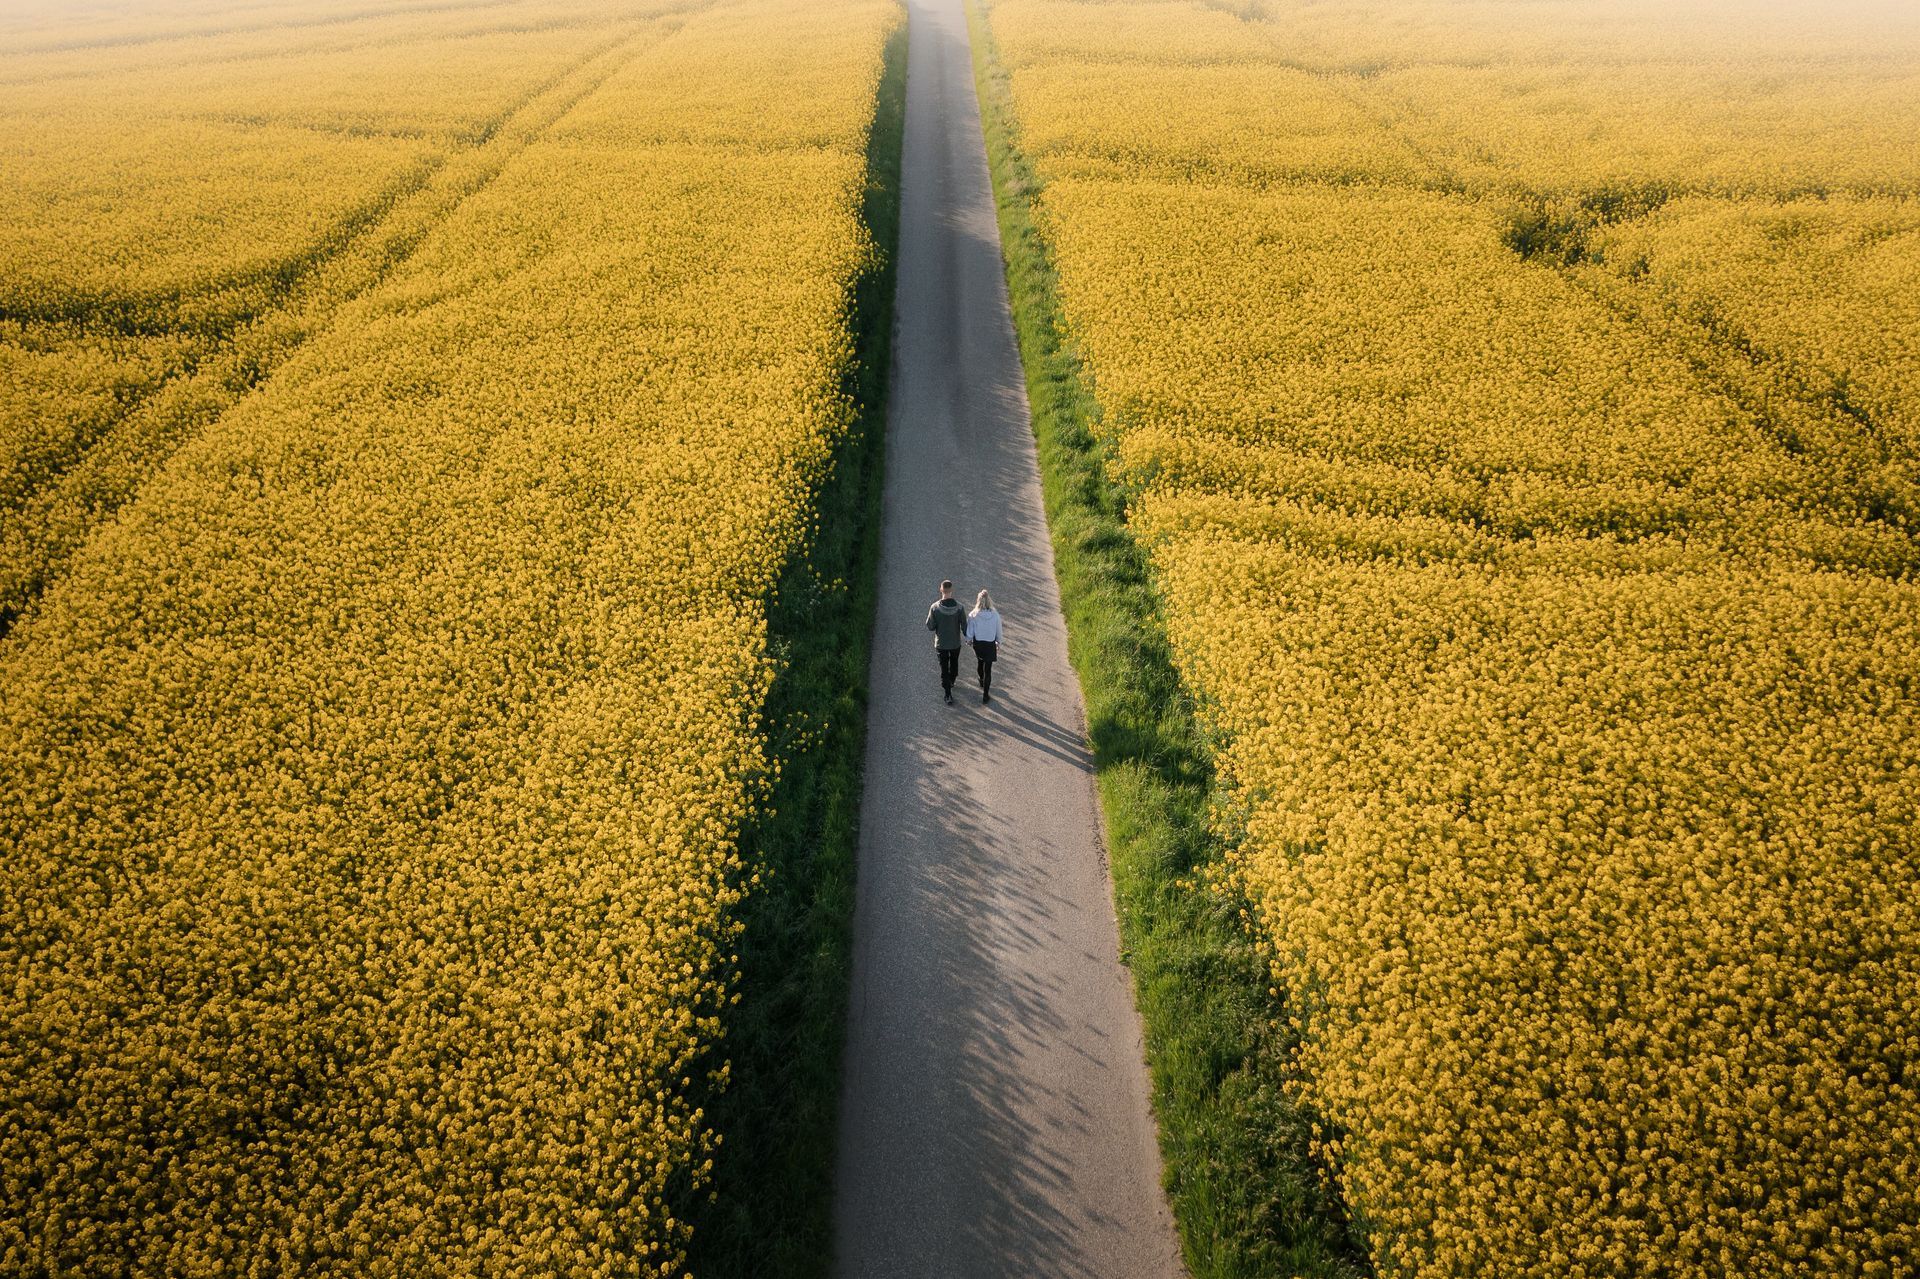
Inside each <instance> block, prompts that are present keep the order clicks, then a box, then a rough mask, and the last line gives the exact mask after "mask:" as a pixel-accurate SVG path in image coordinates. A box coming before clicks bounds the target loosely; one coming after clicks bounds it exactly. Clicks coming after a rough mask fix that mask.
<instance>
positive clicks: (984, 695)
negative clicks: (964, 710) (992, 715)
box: [980, 688, 993, 706]
mask: <svg viewBox="0 0 1920 1279" xmlns="http://www.w3.org/2000/svg"><path fill="white" fill-rule="evenodd" d="M992 700H993V694H992V693H989V692H988V691H987V690H986V689H984V688H983V689H981V690H980V704H981V705H982V706H985V705H986V704H987V703H988V702H990V701H992Z"/></svg>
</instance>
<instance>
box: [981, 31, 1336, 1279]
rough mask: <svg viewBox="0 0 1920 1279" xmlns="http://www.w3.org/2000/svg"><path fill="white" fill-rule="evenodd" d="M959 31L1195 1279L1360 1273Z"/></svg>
mask: <svg viewBox="0 0 1920 1279" xmlns="http://www.w3.org/2000/svg"><path fill="white" fill-rule="evenodd" d="M967 15H968V22H969V25H970V27H971V29H972V34H973V48H974V70H975V79H976V84H977V87H978V90H979V94H980V105H981V116H982V123H983V124H984V126H985V129H986V137H987V155H988V160H989V164H990V167H991V169H992V173H993V184H994V192H995V196H996V202H997V204H998V211H999V220H1000V235H1001V244H1002V249H1003V253H1004V256H1005V259H1006V268H1007V286H1008V290H1009V293H1010V295H1011V300H1012V304H1013V315H1014V326H1015V328H1016V330H1017V332H1018V336H1019V341H1020V354H1021V359H1022V361H1023V362H1024V364H1025V365H1026V372H1027V391H1028V398H1029V401H1030V404H1031V408H1032V414H1033V426H1034V435H1035V437H1036V439H1037V442H1038V446H1039V453H1040V471H1041V479H1042V487H1043V489H1044V491H1045V498H1046V509H1047V522H1048V526H1049V528H1050V530H1051V534H1052V538H1053V548H1054V568H1055V572H1056V574H1057V576H1058V577H1059V581H1060V594H1061V602H1062V606H1063V608H1064V610H1065V613H1066V618H1067V636H1068V653H1069V656H1070V657H1071V659H1072V662H1073V665H1074V669H1075V671H1076V672H1077V673H1078V674H1079V677H1080V684H1081V688H1082V690H1083V691H1084V693H1085V697H1086V704H1087V725H1088V733H1089V735H1090V737H1091V739H1092V744H1093V752H1094V766H1095V773H1096V776H1097V779H1098V785H1099V791H1100V803H1101V808H1102V810H1103V813H1104V817H1105V822H1106V836H1107V847H1108V852H1109V856H1110V858H1111V860H1112V866H1113V878H1114V890H1115V894H1116V896H1117V897H1118V899H1119V907H1120V923H1121V943H1122V947H1123V957H1124V958H1125V960H1126V962H1127V965H1128V967H1129V968H1130V969H1131V970H1132V973H1133V979H1134V986H1135V991H1136V996H1137V998H1138V1000H1139V1004H1140V1013H1141V1020H1142V1022H1143V1024H1144V1028H1145V1032H1146V1046H1147V1062H1148V1067H1149V1069H1150V1071H1151V1073H1152V1077H1153V1100H1154V1112H1155V1116H1156V1118H1157V1119H1158V1121H1159V1129H1160V1149H1161V1154H1162V1157H1163V1158H1164V1160H1165V1163H1166V1178H1167V1188H1168V1192H1169V1196H1170V1198H1171V1200H1172V1205H1173V1211H1174V1218H1175V1220H1176V1222H1177V1224H1178V1226H1179V1230H1180V1236H1181V1244H1182V1248H1183V1250H1184V1252H1185V1256H1186V1262H1187V1266H1188V1268H1189V1269H1190V1270H1191V1271H1192V1273H1193V1274H1194V1275H1195V1276H1196V1277H1197V1279H1252V1277H1253V1276H1270V1275H1294V1276H1300V1277H1301V1279H1350V1277H1351V1276H1355V1275H1363V1274H1365V1273H1367V1270H1368V1267H1367V1263H1366V1258H1365V1253H1364V1251H1363V1249H1362V1248H1361V1247H1360V1246H1359V1243H1358V1241H1357V1239H1356V1232H1355V1231H1354V1230H1353V1229H1352V1228H1351V1227H1350V1225H1349V1222H1348V1220H1347V1216H1346V1213H1345V1211H1344V1208H1343V1206H1342V1205H1341V1203H1340V1202H1339V1199H1338V1197H1337V1196H1336V1195H1335V1194H1334V1192H1333V1191H1332V1189H1331V1188H1330V1185H1329V1181H1328V1178H1327V1177H1326V1176H1325V1172H1324V1169H1322V1168H1321V1167H1319V1166H1317V1165H1316V1164H1315V1162H1314V1161H1313V1159H1312V1158H1311V1157H1310V1156H1309V1154H1308V1143H1309V1137H1310V1133H1311V1126H1312V1124H1313V1122H1314V1118H1315V1117H1314V1116H1313V1115H1312V1114H1310V1113H1309V1112H1307V1111H1305V1110H1304V1109H1302V1108H1301V1107H1300V1106H1299V1105H1298V1104H1296V1102H1295V1101H1294V1100H1293V1098H1292V1096H1291V1095H1290V1094H1289V1093H1288V1091H1287V1089H1286V1086H1285V1084H1286V1077H1287V1072H1288V1070H1289V1069H1290V1065H1289V1063H1290V1062H1291V1060H1292V1057H1293V1052H1294V1047H1295V1040H1294V1032H1293V1031H1292V1030H1291V1028H1290V1027H1289V1026H1288V1024H1287V1017H1286V1009H1285V1007H1284V1006H1282V1005H1281V1004H1280V1003H1279V1002H1278V1001H1277V1000H1276V999H1275V998H1274V997H1273V996H1272V995H1271V994H1270V993H1269V979H1268V971H1267V960H1266V957H1265V955H1264V954H1262V953H1261V951H1260V950H1259V949H1258V948H1257V946H1256V945H1255V943H1254V941H1253V940H1252V938H1251V937H1249V935H1248V934H1247V931H1246V929H1245V928H1244V927H1243V926H1242V925H1241V924H1240V922H1239V921H1238V919H1237V917H1236V916H1237V908H1236V906H1235V904H1234V903H1231V902H1229V901H1226V900H1224V899H1223V898H1222V897H1221V896H1219V895H1218V894H1217V893H1215V892H1213V891H1211V890H1210V889H1209V888H1208V887H1207V886H1206V885H1205V884H1204V883H1202V882H1200V881H1201V880H1202V879H1203V876H1204V871H1205V868H1206V867H1208V866H1209V865H1211V864H1213V863H1214V862H1215V861H1216V860H1217V858H1218V857H1219V855H1220V848H1219V844H1218V841H1217V840H1215V839H1214V838H1213V837H1212V835H1211V834H1210V833H1209V830H1208V822H1207V818H1208V811H1209V804H1210V799H1211V795H1212V790H1213V787H1214V776H1213V770H1212V765H1211V756H1210V753H1209V751H1208V749H1207V744H1206V741H1205V740H1204V738H1203V736H1202V734H1201V731H1200V728H1199V726H1198V724H1197V722H1196V721H1195V719H1194V716H1193V713H1192V709H1191V703H1190V700H1189V699H1188V697H1187V695H1186V692H1185V690H1184V689H1183V688H1182V686H1181V684H1180V680H1179V677H1178V675H1177V674H1176V673H1175V672H1174V669H1173V662H1172V652H1171V650H1170V648H1169V647H1168V643H1167V637H1166V628H1165V625H1164V623H1163V622H1162V620H1161V614H1160V602H1159V599H1158V596H1157V593H1156V590H1155V587H1154V585H1153V581H1152V578H1151V575H1150V572H1149V568H1148V564H1147V560H1146V556H1145V553H1144V552H1143V551H1142V550H1141V548H1140V547H1139V545H1138V544H1137V543H1136V542H1135V541H1134V539H1133V537H1132V535H1131V534H1130V533H1129V532H1128V530H1127V526H1126V512H1125V504H1124V497H1123V495H1122V494H1121V493H1119V492H1118V491H1116V490H1115V488H1114V487H1113V486H1112V485H1111V484H1110V483H1109V481H1108V480H1107V475H1106V470H1105V465H1104V458H1103V454H1102V448H1101V445H1100V443H1099V441H1098V440H1097V439H1096V438H1095V436H1094V434H1093V432H1092V430H1091V427H1090V424H1091V423H1092V422H1093V421H1094V420H1095V416H1096V413H1097V407H1096V405H1095V402H1094V400H1093V397H1092V395H1091V394H1090V393H1089V391H1088V389H1087V384H1086V380H1085V378H1084V376H1083V372H1082V369H1081V367H1080V364H1079V361H1078V359H1077V357H1076V356H1075V354H1074V352H1073V350H1072V347H1071V344H1070V343H1069V342H1068V340H1067V339H1066V337H1065V334H1064V329H1063V324H1062V320H1061V311H1060V301H1059V296H1058V292H1057V278H1056V276H1055V272H1054V268H1053V263H1052V260H1051V257H1050V254H1049V251H1048V248H1047V246H1046V243H1045V241H1044V240H1043V238H1042V237H1041V234H1040V230H1039V227H1038V224H1037V220H1036V217H1035V210H1034V202H1035V200H1036V199H1037V198H1038V196H1039V192H1040V184H1039V182H1038V180H1037V178H1036V176H1035V174H1034V172H1033V170H1032V169H1031V167H1030V166H1029V165H1028V164H1027V162H1026V160H1025V158H1024V157H1023V156H1022V155H1021V153H1020V151H1019V148H1018V145H1017V142H1016V140H1015V139H1014V138H1013V136H1012V133H1011V128H1012V113H1011V104H1010V99H1009V96H1008V85H1007V80H1006V76H1005V73H1004V72H1003V71H1002V70H1001V68H1000V66H999V63H998V61H997V58H996V55H995V51H994V47H993V43H992V35H991V32H990V30H989V27H988V24H987V21H986V17H985V14H984V12H983V11H982V9H981V7H980V4H979V0H968V3H967Z"/></svg>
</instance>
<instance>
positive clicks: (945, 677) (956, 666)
mask: <svg viewBox="0 0 1920 1279" xmlns="http://www.w3.org/2000/svg"><path fill="white" fill-rule="evenodd" d="M934 651H935V652H936V653H938V654H940V691H941V692H943V693H951V692H953V681H955V680H957V679H959V678H960V650H959V649H957V648H940V649H935V650H934Z"/></svg>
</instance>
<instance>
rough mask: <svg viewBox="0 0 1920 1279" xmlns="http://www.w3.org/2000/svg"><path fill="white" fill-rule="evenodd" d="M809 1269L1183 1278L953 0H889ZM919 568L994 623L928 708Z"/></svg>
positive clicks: (928, 659) (933, 689)
mask: <svg viewBox="0 0 1920 1279" xmlns="http://www.w3.org/2000/svg"><path fill="white" fill-rule="evenodd" d="M909 11H910V22H911V28H910V31H909V44H908V50H909V52H908V63H907V117H906V142H905V148H906V149H905V155H904V157H903V164H904V172H903V175H902V201H903V205H902V210H901V224H900V262H899V283H898V292H897V293H896V295H895V310H896V317H897V319H896V323H897V326H898V327H897V331H896V336H895V346H894V366H893V373H892V378H893V383H892V397H891V417H890V421H889V423H888V433H887V477H886V511H885V517H884V526H883V532H882V535H881V536H882V545H881V555H880V591H879V613H878V616H877V618H876V620H875V625H874V647H873V675H872V702H871V706H870V710H869V713H868V723H867V756H866V770H867V772H866V799H865V807H864V809H863V811H862V818H861V836H860V869H859V875H860V879H859V885H860V886H859V901H858V905H857V908H856V912H855V923H854V928H855V938H854V952H853V998H852V1004H851V1007H850V1012H849V1023H848V1032H847V1047H846V1062H845V1073H844V1077H843V1084H842V1094H841V1102H840V1104H841V1119H840V1153H839V1168H838V1172H837V1185H836V1188H835V1194H836V1207H835V1233H836V1236H837V1238H836V1266H835V1269H836V1273H837V1274H839V1275H842V1276H857V1277H859V1279H932V1277H937V1276H949V1275H952V1276H1015V1275H1018V1276H1046V1277H1048V1279H1072V1277H1085V1279H1127V1277H1129V1276H1153V1277H1154V1279H1164V1277H1168V1276H1176V1275H1178V1274H1179V1273H1180V1264H1179V1261H1178V1254H1177V1249H1176V1245H1175V1243H1174V1235H1173V1227H1172V1223H1171V1220H1170V1218H1169V1215H1168V1212H1167V1207H1166V1201H1165V1198H1164V1196H1163V1195H1162V1193H1161V1190H1160V1184H1159V1174H1160V1158H1159V1152H1158V1150H1157V1148H1156V1145H1155V1139H1154V1131H1153V1119H1152V1115H1151V1112H1150V1111H1149V1109H1148V1103H1147V1078H1146V1070H1145V1067H1144V1065H1143V1062H1142V1053H1141V1043H1140V1024H1139V1017H1138V1014H1137V1013H1136V1011H1135V1009H1134V1004H1133V988H1132V985H1131V983H1130V981H1129V979H1128V977H1127V973H1126V971H1125V969H1123V968H1122V967H1121V966H1120V960H1119V955H1118V952H1117V941H1116V929H1115V924H1114V911H1113V894H1112V888H1111V885H1110V883H1109V881H1108V877H1107V868H1106V863H1105V860H1104V857H1103V855H1102V852H1101V848H1100V843H1099V834H1098V831H1099V813H1098V810H1097V808H1096V801H1095V798H1094V791H1093V775H1092V764H1091V761H1090V760H1089V758H1088V754H1087V749H1086V744H1085V733H1084V725H1085V713H1084V710H1083V708H1082V705H1081V701H1080V690H1079V686H1078V685H1077V684H1076V683H1075V681H1074V676H1073V672H1072V670H1071V669H1070V668H1069V667H1068V665H1067V650H1066V631H1065V627H1064V624H1063V623H1062V621H1061V617H1060V597H1059V590H1058V587H1057V586H1056V584H1055V582H1054V577H1053V558H1052V551H1051V549H1050V547H1049V545H1048V541H1047V526H1046V517H1045V515H1044V513H1043V511H1042V508H1041V502H1040V483H1039V475H1038V471H1037V469H1036V463H1035V458H1034V449H1033V436H1032V431H1031V428H1030V426H1029V423H1028V417H1027V401H1026V390H1025V385H1024V382H1023V380H1022V376H1021V370H1020V360H1019V352H1018V348H1017V347H1016V345H1015V341H1014V335H1013V323H1012V319H1011V317H1010V315H1009V313H1008V309H1007V298H1006V286H1005V281H1004V278H1003V276H1002V275H1001V264H1000V238H999V230H998V227H997V225H996V223H995V221H994V206H993V193H992V188H991V186H990V185H989V182H988V177H987V163H986V151H985V147H984V145H983V142H982V138H981V132H980V114H979V106H978V103H977V101H976V99H975V97H974V87H973V73H972V67H971V63H970V61H969V51H968V39H967V27H966V21H965V17H964V14H963V12H962V9H961V0H910V3H909ZM942 577H951V578H953V579H954V581H955V582H956V583H957V585H958V587H959V590H960V594H961V596H962V598H963V599H966V600H969V601H970V600H971V599H972V597H973V594H974V592H976V591H978V590H979V589H980V588H981V587H983V586H984V587H986V588H988V589H990V590H991V591H992V592H993V594H994V598H995V601H996V602H997V603H998V604H999V606H1000V609H1001V612H1002V613H1003V615H1004V616H1005V618H1006V626H1007V631H1006V641H1005V643H1004V645H1003V649H1002V651H1003V653H1004V657H1003V658H1002V660H1001V662H1000V665H999V668H998V670H997V672H996V674H995V677H994V700H993V702H992V703H991V704H988V705H984V706H983V705H981V703H980V699H979V689H978V686H977V685H976V684H975V683H974V677H973V666H972V661H971V655H970V654H969V655H967V656H966V659H965V660H964V662H963V666H962V672H963V673H962V678H961V683H960V686H959V688H958V689H957V690H956V697H957V699H958V704H956V705H954V706H951V707H949V706H945V705H943V704H942V703H941V700H940V694H939V680H938V670H937V668H936V666H935V662H934V655H933V650H932V637H931V636H930V635H929V634H928V633H927V631H926V630H925V629H923V621H924V618H925V616H926V611H927V606H928V605H929V604H930V603H932V601H933V599H934V597H935V596H936V594H937V593H938V587H939V582H940V579H941V578H942Z"/></svg>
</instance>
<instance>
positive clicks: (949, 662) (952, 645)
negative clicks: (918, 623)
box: [927, 582, 967, 706]
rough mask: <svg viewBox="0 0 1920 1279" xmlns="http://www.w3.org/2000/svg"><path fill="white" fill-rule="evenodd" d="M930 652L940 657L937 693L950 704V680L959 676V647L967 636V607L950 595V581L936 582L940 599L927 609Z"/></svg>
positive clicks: (951, 693)
mask: <svg viewBox="0 0 1920 1279" xmlns="http://www.w3.org/2000/svg"><path fill="white" fill-rule="evenodd" d="M927 629H928V630H930V631H932V632H933V648H934V652H935V653H936V654H938V655H939V658H940V695H941V696H942V697H944V698H946V699H947V705H949V706H951V705H953V681H955V680H956V679H959V678H960V646H961V645H962V644H964V643H965V642H966V639H967V610H966V609H965V608H963V607H962V606H961V604H960V601H959V600H957V599H955V598H953V583H952V582H942V583H940V598H939V599H937V600H935V601H934V602H933V607H932V608H930V609H928V610H927Z"/></svg>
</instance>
